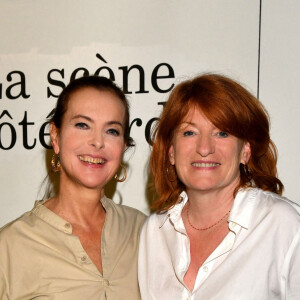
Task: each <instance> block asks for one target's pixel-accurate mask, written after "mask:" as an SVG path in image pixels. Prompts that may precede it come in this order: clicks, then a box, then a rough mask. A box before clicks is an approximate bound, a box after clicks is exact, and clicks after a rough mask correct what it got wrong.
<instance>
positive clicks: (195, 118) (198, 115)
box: [180, 105, 212, 124]
mask: <svg viewBox="0 0 300 300" xmlns="http://www.w3.org/2000/svg"><path fill="white" fill-rule="evenodd" d="M199 121H205V122H209V123H211V124H212V122H211V121H210V120H209V119H208V118H207V116H206V115H205V114H204V112H203V111H202V110H201V108H199V107H197V106H195V105H193V106H190V107H189V109H188V111H187V113H186V114H185V115H184V116H183V117H182V120H181V122H180V123H181V124H183V123H197V122H199Z"/></svg>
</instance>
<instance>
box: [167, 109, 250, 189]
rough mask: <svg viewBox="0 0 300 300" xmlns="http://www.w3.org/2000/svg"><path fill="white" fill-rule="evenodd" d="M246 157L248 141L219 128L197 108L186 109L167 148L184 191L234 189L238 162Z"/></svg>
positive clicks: (248, 151) (248, 156)
mask: <svg viewBox="0 0 300 300" xmlns="http://www.w3.org/2000/svg"><path fill="white" fill-rule="evenodd" d="M249 158H250V146H249V143H244V142H243V141H241V140H240V139H238V138H236V137H234V136H232V135H230V134H227V133H226V132H223V131H220V130H219V129H218V128H216V127H215V126H214V125H213V124H212V123H211V122H210V121H209V120H208V119H207V118H206V117H205V115H204V114H203V113H202V112H201V111H200V110H199V109H197V108H196V109H194V108H191V109H190V110H189V112H188V114H187V116H186V117H185V118H184V120H183V122H182V123H181V124H180V125H179V127H178V129H177V130H176V131H175V133H174V138H173V141H172V145H171V147H170V149H169V159H170V163H171V164H172V165H175V168H176V172H177V175H178V177H179V179H180V180H181V181H182V182H183V184H184V185H185V187H186V191H187V192H189V191H201V192H211V191H221V190H224V191H225V190H226V189H227V190H229V189H234V188H235V187H236V186H237V185H238V183H239V179H240V173H239V165H240V163H244V164H245V163H247V162H248V160H249Z"/></svg>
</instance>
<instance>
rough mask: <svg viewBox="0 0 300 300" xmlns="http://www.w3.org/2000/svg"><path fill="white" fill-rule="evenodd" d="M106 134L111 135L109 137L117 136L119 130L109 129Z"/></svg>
mask: <svg viewBox="0 0 300 300" xmlns="http://www.w3.org/2000/svg"><path fill="white" fill-rule="evenodd" d="M107 133H108V134H111V135H114V136H119V135H120V132H119V130H117V129H115V128H110V129H108V130H107Z"/></svg>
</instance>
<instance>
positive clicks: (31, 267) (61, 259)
mask: <svg viewBox="0 0 300 300" xmlns="http://www.w3.org/2000/svg"><path fill="white" fill-rule="evenodd" d="M101 202H102V205H103V207H104V208H105V210H106V219H105V224H104V227H103V231H102V238H101V256H102V267H103V275H102V274H101V273H100V272H99V271H98V269H97V268H96V266H95V265H94V264H93V262H92V261H91V259H90V258H89V257H88V255H87V253H86V252H85V250H84V249H83V247H82V245H81V243H80V240H79V238H78V237H77V236H75V235H73V234H72V225H71V224H70V223H68V222H67V221H65V220H64V219H62V218H61V217H59V216H58V215H56V214H55V213H53V212H52V211H50V210H49V209H48V208H46V207H45V206H44V205H43V202H42V201H37V202H36V203H35V206H34V208H33V209H32V211H30V212H27V213H25V214H24V215H23V216H21V217H20V218H19V219H17V220H15V221H13V222H11V223H9V224H8V225H6V226H4V227H3V228H2V229H1V230H0V299H1V300H14V299H18V300H23V299H24V300H25V299H26V300H28V299H33V298H34V299H55V300H59V299H63V300H69V299H70V300H76V299H78V300H79V299H80V300H82V299H89V300H93V299H99V300H100V299H101V300H102V299H108V300H120V299H130V300H135V299H137V300H138V299H140V294H139V288H138V281H137V252H138V241H139V233H140V229H141V226H142V224H143V222H144V220H145V215H144V214H142V213H141V212H139V211H137V210H136V209H133V208H130V207H126V206H122V205H116V204H115V203H114V202H113V201H112V200H110V199H108V198H106V197H103V198H102V199H101Z"/></svg>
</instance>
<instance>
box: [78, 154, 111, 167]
mask: <svg viewBox="0 0 300 300" xmlns="http://www.w3.org/2000/svg"><path fill="white" fill-rule="evenodd" d="M78 158H79V159H80V160H81V161H83V162H86V163H88V164H90V165H94V164H96V165H103V164H104V163H105V162H106V160H105V159H104V158H102V157H91V156H88V155H78Z"/></svg>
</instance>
